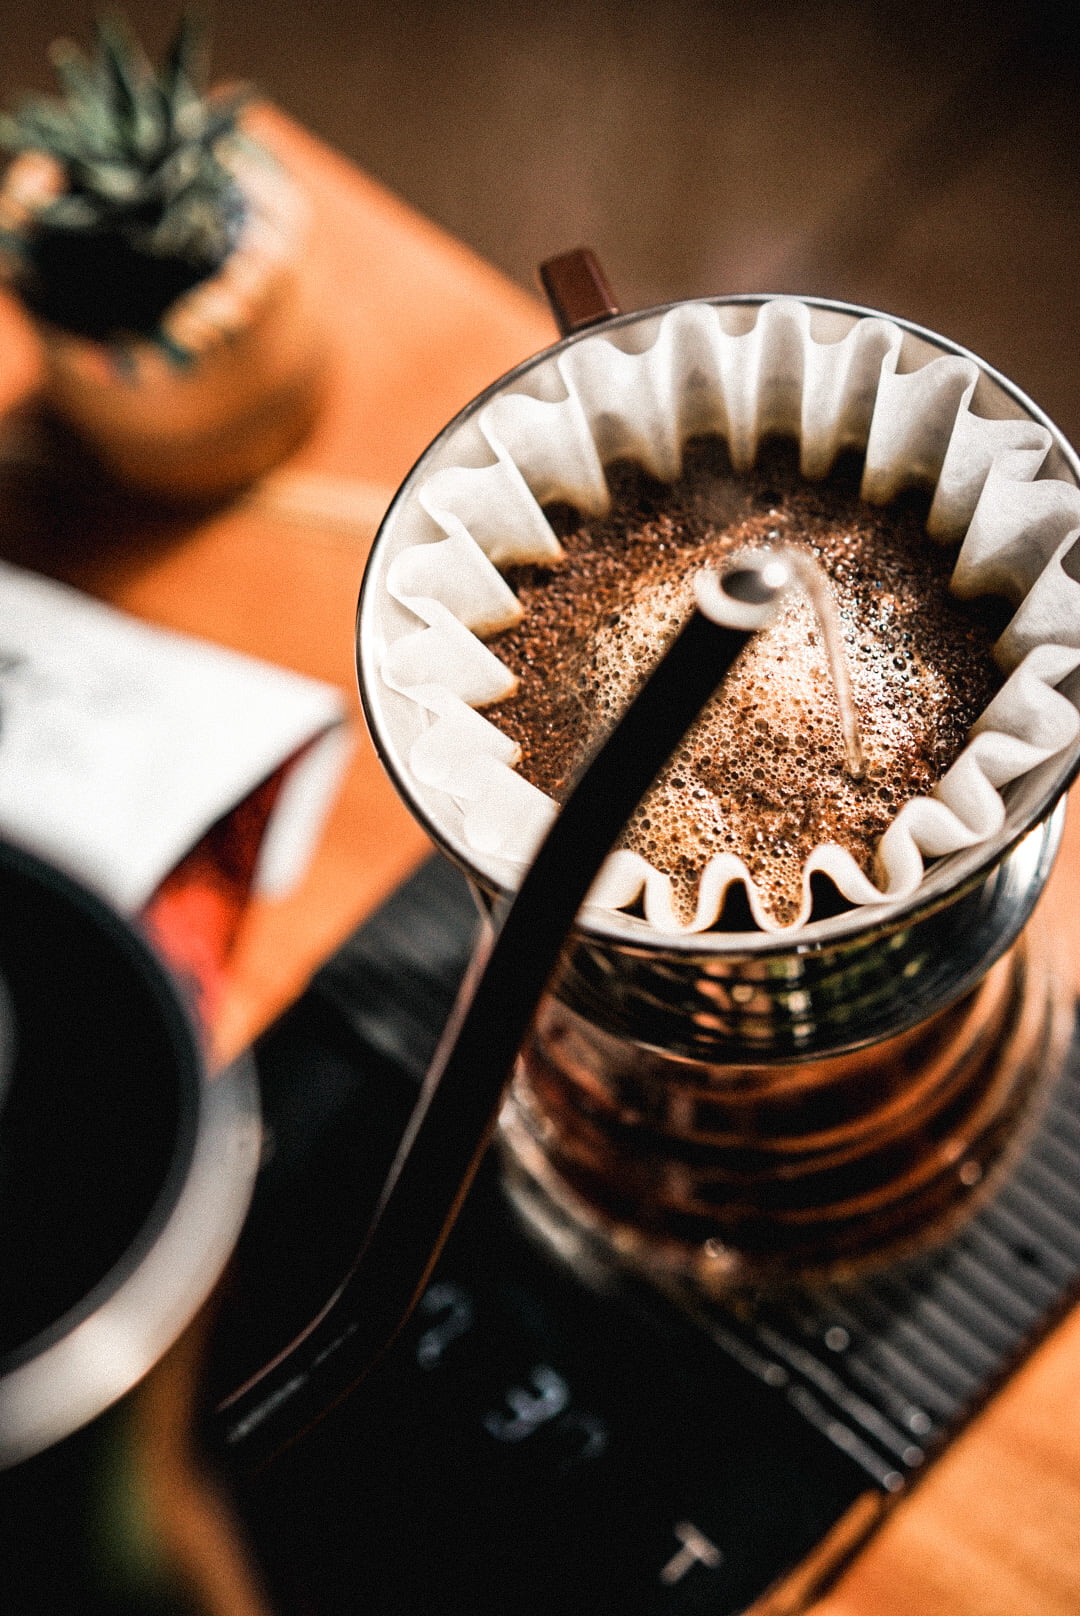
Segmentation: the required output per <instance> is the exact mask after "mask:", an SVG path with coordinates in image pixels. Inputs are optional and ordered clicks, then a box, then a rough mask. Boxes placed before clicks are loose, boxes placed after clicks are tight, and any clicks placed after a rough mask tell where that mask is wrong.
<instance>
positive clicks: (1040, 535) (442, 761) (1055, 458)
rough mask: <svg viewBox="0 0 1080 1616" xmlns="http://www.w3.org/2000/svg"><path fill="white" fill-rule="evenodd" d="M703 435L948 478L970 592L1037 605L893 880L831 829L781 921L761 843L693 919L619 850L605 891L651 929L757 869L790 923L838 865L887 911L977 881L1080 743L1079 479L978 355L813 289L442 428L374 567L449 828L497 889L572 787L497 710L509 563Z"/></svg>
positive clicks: (408, 727)
mask: <svg viewBox="0 0 1080 1616" xmlns="http://www.w3.org/2000/svg"><path fill="white" fill-rule="evenodd" d="M704 435H719V436H720V437H722V438H723V439H724V440H725V442H726V444H727V447H728V451H729V454H730V457H731V460H732V463H733V465H734V467H735V469H736V471H737V472H740V471H748V470H749V469H750V468H751V467H752V466H753V464H754V461H755V458H756V456H757V452H758V447H759V445H760V443H761V442H762V441H763V440H764V439H765V438H766V437H774V436H784V437H789V438H794V439H795V440H796V441H797V442H798V445H799V454H800V465H801V471H802V473H803V475H804V476H805V477H807V478H810V479H817V478H822V477H824V476H825V475H826V474H827V473H828V472H829V470H830V469H831V468H832V466H833V464H834V462H835V461H836V458H837V456H838V455H839V454H840V453H841V452H843V451H845V450H851V449H854V450H858V451H859V452H861V453H864V454H865V465H864V471H863V478H862V488H861V493H862V496H863V498H864V499H866V500H867V501H870V502H871V503H873V504H879V505H880V504H885V503H887V502H889V501H890V500H892V499H894V498H895V497H896V496H897V495H899V494H900V493H901V492H903V491H904V490H905V489H908V488H911V487H914V486H919V487H925V488H928V489H932V491H933V494H932V502H931V505H930V513H929V519H928V530H929V532H930V534H931V535H932V536H933V537H934V538H935V539H937V540H939V541H940V542H942V543H943V544H948V545H950V546H953V547H958V553H957V557H956V562H955V566H954V571H953V575H952V583H951V588H952V590H953V592H954V593H955V594H956V595H957V596H959V597H961V598H964V599H970V598H974V597H977V596H981V595H986V594H995V595H998V596H1003V597H1004V598H1005V599H1006V600H1007V601H1008V602H1009V604H1010V606H1011V607H1012V608H1013V615H1012V617H1011V620H1010V621H1009V623H1008V626H1007V627H1006V629H1005V631H1004V633H1003V634H1002V636H1001V638H1000V640H999V641H998V643H997V646H996V647H995V656H996V659H997V661H998V663H999V665H1000V667H1001V669H1002V671H1003V672H1004V673H1006V674H1007V675H1008V677H1007V678H1006V680H1005V683H1004V685H1003V686H1002V688H1001V689H1000V691H999V692H998V694H997V695H996V696H995V697H994V699H993V700H992V701H991V703H990V705H989V706H988V707H987V708H986V710H985V712H983V714H982V715H981V717H980V718H979V720H978V722H977V723H976V724H975V725H974V727H973V729H972V731H971V734H970V737H969V740H968V742H967V744H966V746H965V747H964V749H963V751H962V752H961V754H960V755H959V757H958V758H957V760H956V761H955V763H954V764H953V765H952V767H951V768H950V769H949V770H948V772H947V773H946V774H945V775H944V777H943V778H942V779H941V781H940V782H939V784H938V785H937V787H936V788H935V790H934V792H933V794H932V796H930V797H924V798H915V799H914V800H912V801H909V802H907V803H906V804H904V805H903V806H902V807H901V808H900V810H899V812H898V813H897V814H896V816H895V818H894V819H893V821H892V822H891V824H890V825H889V827H888V829H887V830H886V832H885V834H884V836H883V837H882V838H881V841H880V843H879V846H878V850H877V870H876V877H877V879H876V881H872V880H870V879H869V878H868V877H867V875H866V874H864V873H863V871H862V869H860V867H859V866H858V864H857V863H856V862H855V859H854V858H853V857H852V855H851V854H850V853H849V852H847V851H846V850H845V849H843V848H841V847H839V846H837V845H835V844H820V845H818V846H817V847H815V848H814V850H813V852H812V853H811V854H810V856H809V858H808V859H807V860H806V863H805V866H804V869H803V877H802V885H803V904H802V909H801V912H800V914H799V916H798V918H797V919H796V920H795V921H794V922H793V924H792V925H791V926H785V927H781V926H779V925H778V924H777V922H776V921H775V920H774V919H773V918H772V916H771V915H770V913H769V911H768V909H767V908H766V907H765V905H764V903H763V901H762V898H761V895H760V893H759V892H758V890H757V888H756V886H755V883H754V881H753V878H752V876H751V875H750V872H749V871H748V869H747V868H746V866H745V865H744V864H743V862H742V860H741V859H739V858H738V857H736V856H735V855H734V854H731V853H720V854H716V855H714V856H713V857H712V858H711V859H710V860H709V862H708V863H707V864H706V865H705V867H704V869H703V870H702V873H701V879H700V885H699V891H698V901H697V908H696V913H695V914H694V915H693V918H692V919H691V920H689V921H688V922H686V921H682V920H680V917H679V915H678V912H677V909H676V905H675V901H674V895H673V891H672V886H671V882H670V880H669V879H668V877H667V876H666V875H665V874H663V873H662V872H660V871H659V870H657V869H656V868H655V867H654V866H652V865H651V864H649V863H648V862H647V861H646V859H645V858H644V857H642V856H641V855H640V854H639V853H636V852H630V851H628V850H621V851H617V852H615V853H613V854H612V855H611V856H610V857H609V858H608V860H607V862H606V864H605V865H604V868H603V870H602V872H601V874H600V876H599V878H598V880H597V882H596V884H595V886H594V888H593V891H592V893H591V895H590V906H591V907H593V908H595V909H599V910H601V911H605V910H606V911H613V910H622V909H626V908H627V907H629V906H630V905H635V906H638V907H639V908H640V911H641V912H642V913H643V914H644V916H645V925H646V926H647V927H648V928H650V929H652V930H656V931H660V932H663V933H667V934H671V933H675V932H699V931H703V930H705V929H707V928H709V927H712V926H715V924H716V921H717V919H718V917H719V914H720V911H721V908H722V907H723V903H724V899H725V895H726V893H727V890H728V888H729V886H730V885H731V883H732V882H736V881H738V882H742V883H743V884H744V886H745V888H746V892H747V896H748V899H749V903H750V907H751V910H752V912H753V915H754V918H755V920H756V921H757V923H758V924H759V925H760V926H761V927H762V929H763V930H765V931H774V932H776V931H783V932H785V933H787V932H790V931H791V930H793V929H794V928H795V927H798V926H803V925H805V924H806V922H807V920H808V918H809V915H810V909H811V901H812V900H811V889H810V878H811V876H812V875H813V874H814V873H815V872H818V871H820V872H823V873H824V874H826V875H828V876H829V877H830V878H831V880H832V881H833V882H834V883H835V885H836V887H837V888H838V889H839V891H840V892H841V894H842V895H843V896H844V898H846V899H847V900H848V901H849V902H850V903H851V904H853V905H856V906H867V905H873V906H876V908H877V909H878V910H880V906H882V905H889V906H893V905H897V904H900V903H902V902H904V901H906V900H908V899H910V898H912V897H913V895H915V894H916V893H917V892H919V891H920V889H921V888H927V889H930V888H931V887H932V888H934V889H936V888H938V887H942V888H944V887H945V886H946V885H947V884H949V883H950V882H952V881H954V880H958V879H962V878H963V874H964V872H965V870H968V869H973V868H975V867H976V865H977V864H978V863H979V862H980V861H981V860H982V859H983V858H984V857H985V855H986V853H987V852H988V851H989V850H990V849H991V845H992V844H995V845H996V844H997V843H998V842H1001V843H1002V844H1003V845H1004V843H1005V842H1006V841H1007V840H1008V839H1010V838H1011V837H1013V836H1015V835H1016V834H1017V833H1018V831H1019V830H1020V829H1022V828H1023V827H1024V826H1025V824H1027V823H1029V822H1030V820H1031V817H1032V815H1033V814H1034V813H1035V812H1037V811H1038V809H1039V806H1040V805H1041V804H1043V803H1044V802H1045V799H1046V795H1047V792H1048V790H1051V791H1052V787H1053V781H1054V779H1055V778H1057V777H1060V778H1061V779H1062V780H1063V779H1064V778H1065V776H1066V773H1067V771H1068V769H1069V767H1070V766H1071V764H1072V762H1073V759H1074V757H1075V753H1076V749H1077V745H1078V739H1080V713H1078V700H1080V673H1078V672H1077V670H1078V669H1080V582H1078V581H1077V579H1078V577H1080V565H1078V563H1077V561H1076V559H1075V558H1074V556H1073V553H1072V552H1073V546H1074V543H1075V541H1076V539H1077V537H1078V536H1080V489H1078V488H1077V486H1076V485H1075V483H1073V482H1071V481H1066V480H1064V479H1063V478H1062V477H1059V476H1053V475H1048V474H1047V473H1048V471H1060V470H1066V471H1067V470H1068V465H1067V462H1066V461H1065V459H1064V457H1063V456H1062V455H1061V454H1060V451H1059V450H1058V448H1057V446H1056V444H1055V442H1054V439H1053V435H1052V433H1051V432H1050V430H1049V429H1048V427H1047V426H1045V425H1044V424H1042V422H1040V421H1038V420H1036V419H1034V418H1033V417H1032V416H1031V415H1030V414H1028V413H1027V412H1025V411H1023V410H1022V407H1021V406H1020V404H1019V403H1018V402H1017V401H1015V400H1014V399H1013V398H1012V397H1011V396H1010V395H1009V393H1008V392H1007V391H1006V390H1005V389H1004V388H1003V387H1001V386H1000V385H998V384H997V383H996V382H995V380H994V378H993V377H992V375H989V374H988V373H987V372H986V371H985V370H983V369H982V368H981V367H980V366H979V365H978V364H977V363H976V361H975V360H973V359H971V358H969V357H964V356H962V355H958V354H948V353H947V354H941V353H940V351H939V350H936V349H934V348H933V347H932V346H931V345H930V343H929V342H928V341H923V340H922V339H920V338H918V337H916V336H914V335H912V333H910V332H907V333H905V331H904V330H903V329H902V328H901V327H900V326H899V325H897V324H894V323H893V322H892V321H890V320H888V319H885V318H881V317H877V316H871V315H867V316H864V317H857V316H855V315H852V314H850V313H848V312H844V311H839V310H833V309H829V308H821V307H811V306H810V305H808V304H806V303H803V302H801V301H798V300H796V299H793V298H776V299H772V300H768V301H765V302H763V303H761V304H758V305H749V304H709V303H690V304H681V305H678V306H676V307H675V308H672V309H670V310H668V311H667V312H666V313H664V314H662V315H660V316H653V317H648V318H645V319H643V320H641V321H638V322H633V323H629V324H621V325H619V326H618V327H617V328H615V329H613V330H610V331H606V332H604V333H603V334H599V333H598V334H596V335H592V336H589V337H586V338H584V339H579V340H577V341H575V342H571V343H569V344H567V345H565V346H562V347H560V348H557V349H555V350H553V351H552V353H551V354H550V355H549V356H547V357H546V358H544V359H543V360H541V361H540V362H539V363H538V364H535V365H533V366H531V367H526V368H525V369H524V370H523V371H522V372H521V373H520V374H519V375H518V376H517V377H516V378H514V379H512V380H511V382H510V383H509V385H508V387H507V388H506V389H505V390H501V391H498V392H496V393H494V394H493V395H492V396H491V397H490V398H489V399H488V400H487V402H486V403H484V404H482V406H481V407H479V408H478V409H477V410H475V411H473V412H471V413H467V414H466V415H465V416H464V417H463V418H462V420H461V421H460V423H459V424H458V425H457V426H456V427H455V428H454V429H452V430H451V431H450V432H449V433H448V434H446V435H444V438H443V439H442V440H441V441H440V443H439V445H438V446H437V448H436V451H435V452H434V454H433V455H431V456H429V457H427V458H426V460H425V462H423V463H422V464H421V468H420V471H419V474H418V475H417V476H415V477H414V479H413V480H412V482H411V484H410V485H407V487H406V489H405V490H404V491H403V494H402V496H401V497H400V498H399V500H398V502H397V504H396V506H395V507H394V509H393V511H392V513H391V516H390V518H389V519H388V523H387V526H386V528H384V534H383V539H382V541H381V544H380V555H381V561H380V567H381V570H380V571H379V572H378V574H377V575H376V577H375V578H374V580H372V582H371V584H370V585H369V587H373V588H374V589H375V591H376V593H377V596H378V599H377V601H376V605H375V609H374V611H373V613H372V614H371V616H370V617H369V619H368V622H369V625H370V626H371V631H372V632H374V633H377V635H378V637H379V644H378V646H377V648H376V651H375V654H376V656H377V657H378V665H379V668H380V674H381V679H382V681H383V684H384V691H383V700H382V714H383V719H384V731H385V732H384V734H383V737H382V738H383V741H384V743H386V744H388V745H389V747H390V749H391V751H392V752H393V753H394V754H396V757H395V763H396V766H397V768H398V769H399V771H400V772H401V773H402V775H403V778H404V779H405V780H406V781H407V783H408V785H409V788H410V790H411V791H412V792H413V794H414V795H415V796H416V797H417V798H418V799H419V800H420V802H421V803H422V804H423V806H424V808H425V810H426V811H427V812H428V813H429V815H430V817H431V819H432V820H433V822H434V823H435V824H436V825H438V826H439V827H440V828H441V829H442V830H443V831H444V833H445V839H446V840H447V841H448V842H449V843H450V845H452V846H457V847H460V848H461V849H462V851H463V853H464V855H465V856H466V858H467V860H468V862H469V863H471V864H472V865H473V866H474V867H475V868H476V869H477V870H478V871H479V872H480V873H481V874H482V875H483V876H485V877H486V878H488V879H489V880H490V881H491V882H493V883H494V884H495V885H498V886H504V887H512V886H514V885H515V884H516V882H517V880H518V879H519V877H520V873H521V871H522V869H523V868H524V867H525V865H526V864H527V863H528V861H529V860H530V858H531V856H532V855H533V853H534V851H535V849H536V847H537V845H538V842H539V840H540V838H541V837H542V835H543V833H544V831H545V829H546V827H547V826H548V824H549V823H550V821H551V819H552V817H553V815H554V814H555V813H556V812H557V807H556V804H555V803H554V802H553V800H552V799H551V798H550V797H548V796H546V795H545V794H544V793H543V792H541V791H540V790H538V789H537V788H536V787H535V786H533V785H531V784H530V783H529V782H528V781H527V780H525V779H524V778H523V777H522V776H521V775H520V774H519V773H518V772H517V771H516V769H515V762H516V760H517V757H518V751H517V747H516V744H515V743H514V742H513V741H512V740H510V739H509V738H508V737H507V736H506V735H505V734H504V733H503V732H502V731H501V730H500V729H498V728H497V727H496V725H495V724H494V723H492V722H491V721H490V720H489V718H488V717H487V716H485V714H484V712H483V711H482V709H485V708H489V707H490V706H491V704H493V703H497V702H498V701H500V700H501V699H503V698H505V697H506V696H508V695H510V694H511V693H512V692H513V689H514V685H515V681H514V678H513V675H512V674H511V673H510V672H509V670H508V669H507V668H506V667H505V666H504V665H503V663H502V662H500V660H499V658H498V656H497V655H496V654H495V653H494V652H493V651H492V650H491V649H490V648H489V647H488V646H487V645H486V644H485V643H484V642H485V640H487V639H489V638H490V637H491V636H492V635H494V634H496V633H498V632H499V631H500V630H502V629H505V628H508V627H510V626H512V625H513V624H515V623H516V622H518V621H520V618H521V611H522V608H521V606H520V603H519V602H518V600H517V597H516V596H515V595H514V593H513V591H512V590H511V588H510V587H509V585H508V584H507V583H506V581H505V579H504V578H503V576H502V573H501V571H500V569H505V568H507V567H509V566H511V565H517V564H522V563H541V564H543V563H550V562H557V560H558V558H559V556H560V554H561V550H560V545H559V543H558V540H557V539H556V537H555V535H554V533H553V531H552V529H551V527H550V525H549V523H548V521H547V518H546V517H545V515H544V510H543V507H544V506H545V505H547V504H550V503H552V502H555V501H559V502H565V503H567V504H569V505H572V506H574V507H576V508H577V509H579V510H580V511H582V512H583V513H584V514H586V515H600V514H603V513H604V512H606V511H607V509H608V507H609V504H610V494H609V490H608V484H607V481H606V478H605V475H604V467H605V465H607V464H609V463H611V462H612V461H614V460H617V459H624V460H633V461H637V462H639V463H640V464H641V465H642V466H643V467H644V468H645V470H646V471H648V472H650V473H651V474H652V475H654V476H655V477H657V478H659V479H661V480H663V481H665V482H673V481H675V480H676V479H677V478H678V476H679V474H680V471H681V467H682V454H683V446H684V444H685V443H686V442H687V440H688V439H690V438H694V437H699V436H704ZM1078 553H1080V552H1078ZM1074 574H1076V576H1074ZM370 652H371V648H370V647H369V648H368V654H369V655H370ZM928 861H937V862H935V863H933V864H932V865H931V868H930V871H929V872H928V870H927V863H928Z"/></svg>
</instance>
